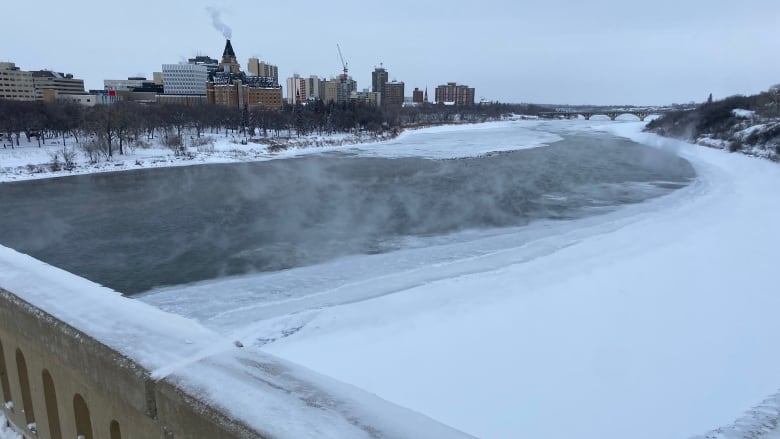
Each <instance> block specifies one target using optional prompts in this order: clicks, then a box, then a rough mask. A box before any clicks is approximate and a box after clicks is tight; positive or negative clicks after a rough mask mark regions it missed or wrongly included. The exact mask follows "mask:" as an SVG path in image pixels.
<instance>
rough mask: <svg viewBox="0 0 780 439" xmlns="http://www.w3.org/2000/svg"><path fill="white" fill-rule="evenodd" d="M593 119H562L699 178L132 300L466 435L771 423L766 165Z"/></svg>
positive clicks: (672, 432) (771, 184) (773, 203)
mask: <svg viewBox="0 0 780 439" xmlns="http://www.w3.org/2000/svg"><path fill="white" fill-rule="evenodd" d="M594 122H595V121H594ZM594 122H590V121H588V122H586V121H560V122H558V123H560V124H563V126H562V128H561V129H562V130H570V131H591V132H599V131H606V132H609V133H612V134H617V135H621V136H625V137H629V138H632V139H635V140H638V141H641V142H642V143H644V144H646V145H647V146H648V147H651V148H665V149H671V150H673V151H676V152H677V153H678V154H680V155H681V156H683V157H684V158H686V159H688V160H689V161H691V163H692V164H693V165H694V166H695V168H696V170H697V174H698V177H697V180H696V181H695V182H694V183H693V184H691V185H690V186H689V187H687V188H684V189H681V190H678V191H676V192H674V193H672V194H671V195H668V196H666V197H663V198H660V199H656V200H652V201H649V202H646V203H642V204H640V205H635V206H631V207H628V208H624V209H621V210H620V211H618V212H613V213H610V214H607V215H603V216H600V217H596V218H587V219H584V220H578V221H572V222H568V223H564V224H561V223H557V224H550V223H542V224H536V225H534V226H532V227H529V228H524V229H523V230H512V231H511V232H510V233H507V234H501V233H496V234H495V235H492V236H485V237H479V238H478V239H476V240H472V241H467V242H464V241H460V240H458V239H455V238H453V239H452V242H437V243H436V245H430V246H425V245H424V246H421V247H419V248H413V249H411V250H408V251H402V252H396V253H393V254H390V255H372V256H371V257H364V258H344V259H342V260H338V261H332V262H329V263H327V264H323V265H321V266H316V267H308V268H303V269H295V270H289V271H288V272H284V273H277V274H271V275H267V274H266V275H255V276H249V277H239V278H231V279H227V280H223V281H215V282H206V283H202V284H197V285H193V286H185V287H177V288H174V289H170V290H162V291H160V292H158V293H157V294H153V295H151V296H148V297H145V298H144V299H143V300H147V301H149V302H151V303H156V304H158V305H159V306H162V307H164V308H165V309H174V310H176V311H177V312H180V313H182V314H185V315H188V316H191V317H193V318H197V319H199V320H200V321H202V322H204V324H206V325H207V326H209V327H212V328H214V329H216V330H217V331H219V332H222V333H224V334H229V335H230V336H231V337H236V338H240V339H242V340H243V342H244V343H254V344H255V345H256V346H261V347H262V349H263V350H265V351H267V352H270V353H272V354H275V355H278V356H280V357H283V358H286V359H288V360H291V361H293V362H296V363H299V364H302V365H305V366H307V367H309V368H311V369H313V370H316V371H318V372H321V373H324V374H326V375H329V376H332V377H334V378H336V379H339V380H341V381H344V382H347V383H351V384H354V385H356V386H358V387H360V388H363V389H366V390H368V391H370V392H372V393H375V394H377V395H379V396H380V397H382V398H384V399H387V400H390V401H392V402H395V403H397V404H399V405H402V406H405V407H408V408H410V409H413V410H416V411H419V412H421V413H423V414H426V415H428V416H431V417H433V418H434V419H437V420H439V421H441V422H443V423H445V424H448V425H451V426H454V427H456V428H458V429H461V430H463V431H466V432H467V433H470V434H473V435H475V436H478V437H485V438H493V437H495V438H500V437H545V438H556V437H561V438H564V437H599V438H611V437H614V438H622V437H634V438H658V437H690V436H692V435H696V434H702V433H703V432H707V431H711V430H714V429H716V428H718V427H719V426H723V425H727V424H729V422H731V421H732V420H734V419H738V418H739V422H738V424H739V425H741V426H743V427H744V428H742V427H741V428H742V430H740V431H741V432H743V433H744V432H746V431H749V432H755V431H760V429H761V428H763V427H761V425H762V423H763V424H766V422H765V420H766V419H765V418H767V417H768V418H769V419H775V420H776V419H777V417H776V416H774V415H772V414H769V415H765V416H764V418H757V417H756V416H755V413H759V412H760V413H764V410H758V409H756V410H753V411H750V412H748V410H750V409H751V408H752V407H754V406H755V405H756V404H760V401H763V400H764V399H765V398H766V397H767V395H771V394H774V393H775V392H776V391H777V389H778V387H780V380H778V379H777V375H776V370H775V366H774V364H775V363H776V362H777V361H778V357H780V354H778V353H776V350H774V349H771V348H768V347H770V346H775V345H777V343H778V341H780V340H778V334H780V323H778V320H777V319H776V317H775V314H776V309H778V308H777V307H778V305H780V296H778V295H776V294H775V290H776V289H775V288H773V285H774V283H775V279H774V274H773V273H774V265H775V264H774V262H773V261H774V260H775V259H774V255H775V253H776V248H778V245H780V236H779V235H778V234H777V233H772V232H771V231H772V230H774V228H775V227H776V224H778V222H780V206H779V205H778V203H779V202H778V199H777V197H776V194H775V192H774V188H776V186H777V184H778V182H780V168H778V167H777V165H776V164H774V163H771V162H768V161H763V160H757V159H754V158H750V157H746V156H743V155H737V154H728V153H726V152H724V151H720V150H711V149H708V148H702V147H698V146H695V145H691V144H687V143H682V142H677V141H673V140H669V139H663V138H660V137H657V136H654V135H650V134H643V133H640V129H641V127H642V126H643V124H640V123H614V122H607V123H606V124H604V122H595V123H594ZM599 123H600V124H601V125H599ZM539 126H541V125H539ZM547 127H548V128H549V127H550V125H547ZM522 234H525V235H524V236H523V238H520V237H519V235H522ZM214 289H219V290H220V291H221V292H222V293H223V295H222V296H221V297H220V299H219V303H217V302H215V301H214V300H209V295H208V291H209V290H211V291H214ZM268 290H272V291H284V292H285V295H286V296H285V297H284V298H281V299H280V298H279V297H278V296H277V297H276V300H275V301H270V302H269V301H268V299H269V297H266V296H264V295H263V294H266V293H267V292H268ZM226 292H231V300H230V301H226V300H224V294H225V293H226ZM183 294H187V295H186V296H183ZM189 294H193V296H190V295H189ZM233 294H235V295H233ZM182 297H187V298H188V301H189V302H190V305H189V306H188V304H187V303H185V300H183V299H182ZM260 301H265V302H263V303H260ZM192 303H197V305H192ZM759 407H764V406H763V405H759ZM742 413H745V415H744V416H742V415H741V414H742ZM773 416H774V417H773ZM729 428H732V429H733V427H729V426H726V427H723V428H721V431H730V430H729ZM740 434H741V433H740ZM723 437H728V438H731V437H737V436H723Z"/></svg>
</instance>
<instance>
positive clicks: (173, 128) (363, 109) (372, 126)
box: [0, 100, 529, 161]
mask: <svg viewBox="0 0 780 439" xmlns="http://www.w3.org/2000/svg"><path fill="white" fill-rule="evenodd" d="M528 110H529V109H528V108H527V107H526V108H518V106H511V105H501V104H495V105H489V106H471V107H443V106H433V105H430V106H422V107H411V108H395V109H383V108H381V107H377V106H373V105H368V104H362V103H357V102H354V103H347V104H329V105H326V104H324V103H323V102H321V101H316V102H312V103H310V104H308V105H305V106H304V105H296V106H290V105H287V106H285V107H284V108H282V109H281V110H268V109H254V110H243V111H241V110H238V109H233V108H227V107H222V106H217V105H195V106H184V105H162V104H140V103H136V102H119V103H115V104H112V105H97V106H94V107H84V106H81V105H78V104H74V103H68V102H52V103H44V102H20V101H9V100H0V133H2V134H3V135H4V138H3V146H4V147H9V146H10V147H12V148H13V147H14V146H19V138H20V136H21V135H24V136H26V137H27V140H28V142H29V141H31V139H32V138H33V137H34V138H36V139H37V141H38V145H39V146H40V145H41V144H45V143H46V140H47V139H51V138H61V139H62V144H63V146H64V145H66V142H67V139H69V138H72V139H73V141H74V142H75V143H77V144H78V145H79V146H80V147H81V148H82V149H83V150H84V151H85V153H86V154H87V155H88V156H89V158H90V159H91V160H93V161H97V160H99V159H100V158H105V159H110V158H111V157H112V156H113V155H115V154H120V155H121V154H125V152H126V149H127V148H128V147H137V146H141V147H143V146H145V145H148V144H149V143H150V142H151V141H153V139H155V138H156V137H157V138H159V139H160V140H159V141H160V142H162V143H164V144H169V145H174V146H178V145H181V144H182V136H184V135H185V133H186V134H188V135H191V136H193V137H197V138H200V137H201V135H202V134H203V133H207V132H208V133H213V134H222V133H224V135H226V136H227V135H231V134H233V135H237V134H240V135H243V136H245V137H247V138H248V137H253V136H255V135H262V136H272V137H285V136H286V137H292V136H306V135H311V134H318V135H329V134H333V133H339V132H343V133H348V132H358V131H365V132H370V133H373V134H380V133H381V132H383V131H385V130H389V129H396V128H398V127H404V126H414V125H419V124H436V123H450V122H455V121H483V120H488V119H493V118H496V117H499V116H501V115H503V114H507V113H511V112H516V111H528Z"/></svg>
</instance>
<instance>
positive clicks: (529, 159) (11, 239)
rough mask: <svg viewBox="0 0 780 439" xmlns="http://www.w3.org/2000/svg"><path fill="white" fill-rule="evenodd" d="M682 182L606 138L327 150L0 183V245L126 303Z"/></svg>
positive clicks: (583, 209)
mask: <svg viewBox="0 0 780 439" xmlns="http://www.w3.org/2000/svg"><path fill="white" fill-rule="evenodd" d="M449 135H450V136H452V134H449ZM438 141H439V142H441V141H442V139H439V140H438ZM388 147H392V145H388ZM692 177H694V171H693V169H692V167H691V166H690V165H689V164H688V162H686V161H684V160H682V159H680V158H678V157H676V156H674V155H673V154H670V153H668V152H664V151H660V150H657V149H653V148H648V147H643V146H641V145H638V144H635V143H633V142H630V141H628V140H625V139H622V138H617V137H612V136H609V135H606V134H599V135H589V134H576V135H571V134H568V135H563V140H561V141H559V142H556V143H553V144H551V145H549V146H546V147H541V148H534V149H525V150H517V151H509V152H500V153H492V154H487V155H484V156H480V157H472V158H458V159H424V158H417V157H405V158H382V157H364V156H360V155H356V154H353V153H327V154H320V155H310V156H305V157H300V158H293V159H285V160H274V161H267V162H259V163H246V164H227V165H203V166H192V167H180V168H168V169H152V170H141V171H132V172H121V173H108V174H95V175H82V176H74V177H66V178H57V179H52V180H36V181H28V182H19V183H6V184H2V185H0V206H2V209H0V244H2V245H5V246H8V247H12V248H14V249H17V250H19V251H21V252H24V253H27V254H30V255H32V256H34V257H36V258H38V259H41V260H43V261H46V262H47V263H50V264H52V265H55V266H58V267H61V268H63V269H65V270H68V271H71V272H73V273H76V274H78V275H81V276H84V277H86V278H89V279H91V280H93V281H96V282H98V283H101V284H104V285H106V286H109V287H111V288H114V289H116V290H118V291H120V292H122V293H125V294H130V295H132V294H136V293H140V292H143V291H147V290H149V289H152V288H155V287H160V286H165V285H178V284H184V283H190V282H195V281H199V280H206V279H215V278H220V277H224V276H231V275H239V274H247V273H254V272H269V271H276V270H284V269H287V268H292V267H299V266H305V265H311V264H315V263H318V262H323V261H327V260H330V259H333V258H336V257H339V256H344V255H353V254H370V253H386V252H392V251H394V250H397V249H399V248H402V247H403V246H404V245H405V244H404V243H405V242H407V241H408V240H407V239H405V238H409V237H415V238H418V237H435V236H441V235H446V234H450V233H453V232H459V231H463V230H467V229H468V230H480V229H495V228H503V227H517V226H523V225H525V224H528V223H530V222H532V221H535V220H562V221H565V220H567V219H575V218H581V217H584V216H588V215H596V214H599V213H603V212H606V211H610V210H614V209H617V208H619V207H620V206H621V205H625V204H628V203H639V202H642V201H644V200H647V199H649V198H653V197H657V196H661V195H664V194H666V193H668V192H670V191H673V190H675V189H677V188H680V187H682V186H684V185H686V184H687V183H688V182H689V181H690V179H691V178H692Z"/></svg>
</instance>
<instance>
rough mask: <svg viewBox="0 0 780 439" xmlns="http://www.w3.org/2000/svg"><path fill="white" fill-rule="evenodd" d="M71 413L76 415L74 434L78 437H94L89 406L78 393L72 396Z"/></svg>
mask: <svg viewBox="0 0 780 439" xmlns="http://www.w3.org/2000/svg"><path fill="white" fill-rule="evenodd" d="M73 414H74V416H75V417H76V435H77V436H78V437H79V439H95V438H94V436H92V420H91V419H90V418H89V407H87V402H86V401H84V398H83V397H82V396H81V395H80V394H78V393H77V394H76V396H74V397H73Z"/></svg>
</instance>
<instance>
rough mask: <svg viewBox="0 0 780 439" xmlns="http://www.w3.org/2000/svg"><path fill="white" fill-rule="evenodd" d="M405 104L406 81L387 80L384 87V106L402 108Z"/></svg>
mask: <svg viewBox="0 0 780 439" xmlns="http://www.w3.org/2000/svg"><path fill="white" fill-rule="evenodd" d="M403 104H404V83H403V82H398V81H393V82H385V84H384V86H383V87H382V106H383V107H386V108H392V107H396V108H400V107H401V106H402V105H403Z"/></svg>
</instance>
